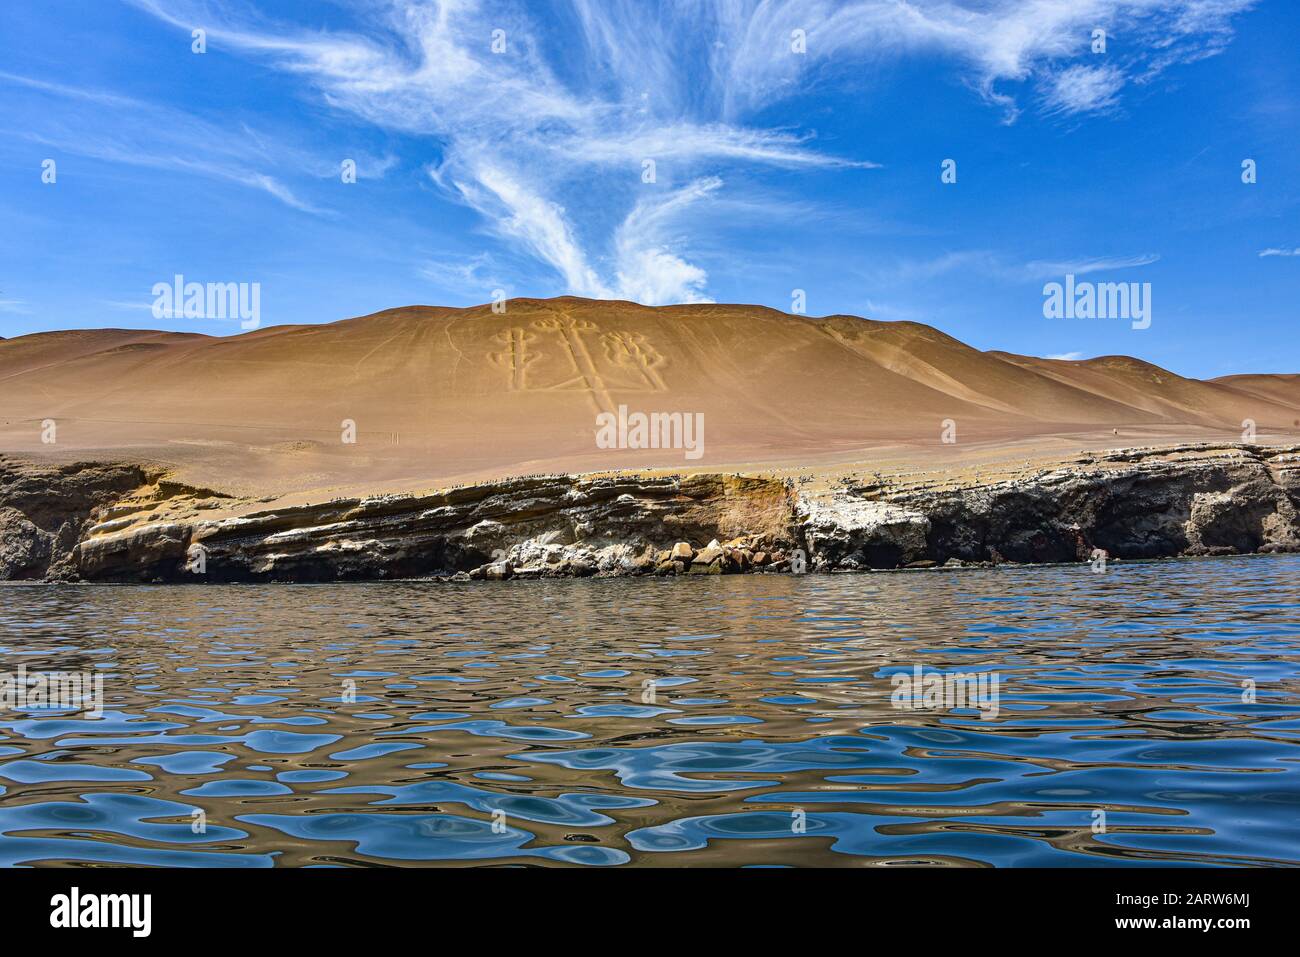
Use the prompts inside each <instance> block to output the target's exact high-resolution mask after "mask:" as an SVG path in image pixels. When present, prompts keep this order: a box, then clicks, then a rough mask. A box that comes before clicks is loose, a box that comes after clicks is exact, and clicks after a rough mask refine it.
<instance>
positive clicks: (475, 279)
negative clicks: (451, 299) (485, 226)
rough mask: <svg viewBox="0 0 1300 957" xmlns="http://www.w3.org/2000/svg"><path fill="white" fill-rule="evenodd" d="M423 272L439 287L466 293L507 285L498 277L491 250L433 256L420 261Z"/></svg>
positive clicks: (468, 294)
mask: <svg viewBox="0 0 1300 957" xmlns="http://www.w3.org/2000/svg"><path fill="white" fill-rule="evenodd" d="M419 273H420V275H421V276H422V277H423V278H424V279H427V280H428V281H429V282H431V283H433V284H434V285H435V286H437V287H438V288H439V289H445V290H449V291H451V292H455V293H459V294H460V295H463V296H472V294H474V293H481V292H485V291H490V290H494V289H504V288H506V283H505V282H504V281H502V280H501V279H500V278H498V277H497V275H496V273H497V268H496V265H495V263H494V262H493V260H492V257H491V256H490V255H489V254H488V253H479V254H478V255H477V256H469V257H459V258H448V259H430V260H427V261H426V262H424V263H422V264H421V265H420V269H419ZM507 291H508V290H507Z"/></svg>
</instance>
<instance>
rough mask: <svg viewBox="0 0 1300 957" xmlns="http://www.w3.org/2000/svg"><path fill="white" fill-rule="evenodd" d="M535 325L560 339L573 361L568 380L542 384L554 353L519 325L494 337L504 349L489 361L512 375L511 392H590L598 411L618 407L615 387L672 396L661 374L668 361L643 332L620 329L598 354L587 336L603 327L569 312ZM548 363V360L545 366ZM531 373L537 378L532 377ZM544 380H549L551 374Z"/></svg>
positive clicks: (605, 336) (606, 338) (603, 339)
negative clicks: (550, 354)
mask: <svg viewBox="0 0 1300 957" xmlns="http://www.w3.org/2000/svg"><path fill="white" fill-rule="evenodd" d="M532 327H533V328H534V329H537V330H539V331H541V332H545V333H550V334H551V335H552V336H554V338H555V339H558V340H559V346H560V349H561V351H562V354H563V355H564V356H565V357H566V358H567V359H568V366H569V373H570V374H569V375H568V377H567V378H560V379H558V380H555V379H552V381H550V382H538V381H537V379H536V375H535V373H536V372H537V370H538V368H541V366H538V365H537V362H538V360H539V359H540V360H546V358H547V356H548V350H547V349H546V348H539V347H538V346H537V345H536V343H537V340H538V338H539V337H538V336H537V335H536V334H535V333H532V332H529V331H528V330H526V329H524V328H523V327H520V326H513V327H511V328H509V329H506V330H504V331H502V332H499V333H497V334H496V335H495V336H493V337H492V339H493V341H494V342H496V343H500V345H501V346H502V348H501V350H500V351H499V352H489V353H488V354H487V358H488V361H489V362H490V363H492V365H494V366H496V367H497V368H499V369H503V370H505V371H506V372H507V373H508V374H509V377H510V378H509V383H508V385H507V389H508V390H509V391H511V392H585V393H586V394H587V396H588V398H589V399H590V400H591V403H592V407H593V408H594V409H595V410H596V412H598V413H599V412H601V411H603V410H606V409H612V408H614V407H615V402H614V399H613V396H612V395H611V394H610V390H611V389H617V390H619V391H623V392H666V391H667V390H668V387H667V385H666V384H665V383H664V380H663V376H662V374H661V372H660V370H661V369H663V368H664V367H665V366H667V365H668V360H667V359H666V358H665V357H664V356H663V355H662V354H661V353H660V352H659V351H658V350H657V349H655V347H654V344H653V343H651V342H650V340H649V339H648V338H647V337H646V335H645V334H644V333H641V332H627V331H624V330H615V331H612V332H606V333H604V334H603V335H602V336H601V337H600V344H601V346H602V349H601V350H600V351H599V352H598V353H596V354H594V355H593V353H592V350H591V348H589V347H588V344H587V338H586V337H587V334H590V333H595V332H597V331H599V327H598V326H597V325H596V324H595V323H592V322H589V321H588V320H585V319H575V318H574V317H573V316H571V315H569V314H568V313H564V314H561V315H558V316H547V317H545V318H542V319H537V320H534V322H533V323H532ZM544 365H545V361H543V362H542V366H544ZM530 372H531V374H530ZM543 378H546V377H545V376H544V377H543Z"/></svg>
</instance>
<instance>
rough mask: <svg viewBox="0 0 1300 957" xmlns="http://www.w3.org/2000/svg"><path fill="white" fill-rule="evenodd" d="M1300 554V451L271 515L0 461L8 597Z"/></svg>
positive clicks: (673, 478)
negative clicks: (51, 587) (121, 589)
mask: <svg viewBox="0 0 1300 957" xmlns="http://www.w3.org/2000/svg"><path fill="white" fill-rule="evenodd" d="M1296 551H1300V446H1260V445H1247V444H1238V443H1220V444H1215V443H1194V444H1181V445H1175V446H1167V447H1142V448H1126V449H1112V450H1105V451H1090V452H1083V453H1080V454H1079V455H1077V456H1075V457H1073V458H1070V459H1066V460H1062V461H1056V462H1053V463H1048V464H1040V465H1039V466H1036V467H1028V463H1026V468H1024V469H1022V470H1020V471H1019V472H1016V471H1015V470H1008V471H1005V472H1003V473H1002V477H999V478H997V479H996V480H987V479H984V480H981V479H980V478H978V477H976V478H972V477H970V476H961V475H957V474H954V472H953V471H952V470H934V471H931V472H914V473H910V474H909V475H907V476H903V477H897V476H894V477H883V476H881V475H879V474H876V473H870V472H867V471H863V472H862V473H861V474H859V475H856V476H844V477H842V478H841V479H840V483H839V484H838V485H835V486H830V487H815V488H805V487H804V485H803V483H796V482H795V481H794V480H792V479H790V478H785V479H775V478H772V477H764V476H759V475H744V474H740V473H734V474H718V473H698V474H692V475H658V476H647V475H641V474H636V473H618V472H606V473H598V474H593V475H587V476H583V475H567V474H555V475H536V476H526V477H519V478H508V479H501V480H498V481H494V482H485V483H480V484H475V485H467V486H459V487H454V488H449V489H443V490H439V491H436V492H429V493H421V494H415V493H403V494H384V495H377V496H370V497H360V498H337V499H332V500H329V501H326V502H321V503H316V504H302V505H286V506H282V507H279V508H276V507H274V503H271V505H270V507H268V505H267V504H266V503H265V502H264V501H260V502H259V501H258V500H249V499H241V498H237V497H235V496H232V495H230V494H227V493H223V492H221V491H218V490H214V489H207V488H196V487H193V486H190V485H186V484H184V483H181V482H178V481H176V480H175V479H174V478H173V477H172V476H171V475H170V473H168V472H167V471H166V470H165V469H159V468H158V467H156V466H147V465H137V464H130V463H123V462H116V463H114V462H108V463H105V462H81V463H73V464H62V465H51V464H40V463H35V462H16V461H14V460H12V459H9V458H2V459H0V580H47V581H90V582H96V581H98V582H150V583H180V582H185V581H207V582H236V581H247V582H300V583H327V582H335V581H362V580H379V581H398V580H418V581H439V580H451V581H465V580H474V579H480V578H481V579H487V580H520V579H549V578H564V577H575V578H585V577H639V576H646V575H660V576H675V575H695V574H705V575H710V574H755V573H758V574H780V573H790V572H793V573H795V574H798V573H799V570H800V569H802V570H803V571H807V572H810V573H827V572H829V573H835V572H845V571H868V570H870V571H884V570H929V569H931V568H933V567H943V568H945V569H947V568H956V567H968V566H976V567H999V566H1002V565H1008V564H1009V565H1023V566H1035V565H1052V564H1071V563H1079V562H1090V561H1091V562H1097V561H1101V562H1105V561H1110V560H1114V559H1119V560H1123V561H1132V560H1140V559H1156V558H1169V557H1179V556H1200V555H1237V554H1250V553H1257V552H1262V553H1268V552H1283V553H1285V552H1296Z"/></svg>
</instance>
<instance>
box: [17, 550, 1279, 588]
mask: <svg viewBox="0 0 1300 957" xmlns="http://www.w3.org/2000/svg"><path fill="white" fill-rule="evenodd" d="M1297 555H1300V550H1297V551H1293V552H1292V551H1276V552H1239V553H1233V554H1224V555H1167V556H1162V557H1159V558H1130V559H1122V558H1111V559H1109V560H1108V565H1111V564H1113V565H1120V566H1123V567H1125V568H1130V567H1134V566H1138V567H1140V566H1145V565H1168V564H1173V563H1177V562H1220V561H1232V560H1238V561H1253V560H1260V561H1266V560H1268V559H1272V558H1293V557H1296V556H1297ZM1085 564H1087V563H1086V562H1002V563H1001V564H992V563H973V562H972V563H967V564H962V565H935V566H932V567H925V568H862V569H851V568H839V569H834V570H831V571H815V572H804V573H802V574H797V573H794V572H790V571H754V572H745V573H742V575H741V576H736V575H726V576H716V577H725V578H735V577H752V576H757V577H769V578H775V577H793V578H811V579H813V580H820V579H824V578H831V577H856V576H867V575H914V574H932V573H943V574H960V573H969V572H992V571H1038V570H1042V569H1051V568H1063V569H1064V568H1079V566H1080V565H1085ZM655 577H660V578H665V579H667V580H674V581H675V580H676V579H678V578H681V579H684V580H687V581H690V580H693V579H695V578H701V577H706V576H690V575H669V576H654V575H623V574H614V575H599V574H598V575H591V576H588V577H587V578H584V579H581V580H583V581H600V582H613V581H627V580H630V579H637V578H655ZM572 580H575V578H574V576H558V575H557V576H553V577H550V578H510V579H505V580H504V581H489V580H487V579H485V578H483V579H473V578H471V579H463V578H456V577H455V575H447V574H442V575H429V576H426V577H423V578H353V579H334V580H331V581H277V580H271V581H243V580H235V581H215V582H210V581H204V580H200V579H188V580H185V581H90V580H84V579H0V589H9V588H15V589H17V588H48V587H50V586H57V587H60V588H169V589H170V588H187V587H188V588H211V587H213V586H214V585H221V586H232V587H234V586H245V585H247V586H266V585H275V586H293V587H298V588H325V587H329V586H333V585H357V586H369V585H456V586H465V585H474V586H483V587H496V586H499V585H502V584H505V583H507V582H509V583H511V584H524V583H533V582H537V583H543V584H548V583H556V582H564V581H572Z"/></svg>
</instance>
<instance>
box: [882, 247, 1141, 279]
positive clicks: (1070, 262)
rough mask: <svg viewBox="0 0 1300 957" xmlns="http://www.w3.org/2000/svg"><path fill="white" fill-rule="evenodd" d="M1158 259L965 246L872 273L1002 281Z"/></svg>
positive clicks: (1115, 267)
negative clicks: (1027, 253)
mask: <svg viewBox="0 0 1300 957" xmlns="http://www.w3.org/2000/svg"><path fill="white" fill-rule="evenodd" d="M1159 260H1160V256H1159V255H1157V254H1155V253H1144V254H1140V255H1136V256H1092V257H1079V258H1075V259H1056V260H1049V259H1032V260H1029V261H1027V262H1017V261H1015V260H1012V259H1010V258H1009V257H1007V256H1005V255H1002V254H999V253H995V252H991V251H989V250H984V249H968V250H957V251H954V252H947V253H944V254H943V255H941V256H936V257H933V258H930V259H911V260H900V261H897V262H895V263H892V264H885V265H882V266H881V267H878V268H877V269H876V270H874V271H873V274H874V277H875V278H877V279H878V280H880V281H883V282H887V283H900V284H905V283H912V282H920V281H924V280H928V279H934V278H936V277H938V276H942V275H946V274H949V273H954V272H970V273H975V274H978V275H983V276H987V277H989V278H991V279H998V280H1001V281H1004V282H1034V281H1037V280H1040V279H1052V278H1060V277H1061V276H1065V275H1067V274H1071V275H1075V276H1086V275H1088V274H1089V273H1098V272H1115V271H1117V270H1120V269H1135V268H1138V267H1140V266H1149V265H1151V264H1152V263H1155V262H1159Z"/></svg>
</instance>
